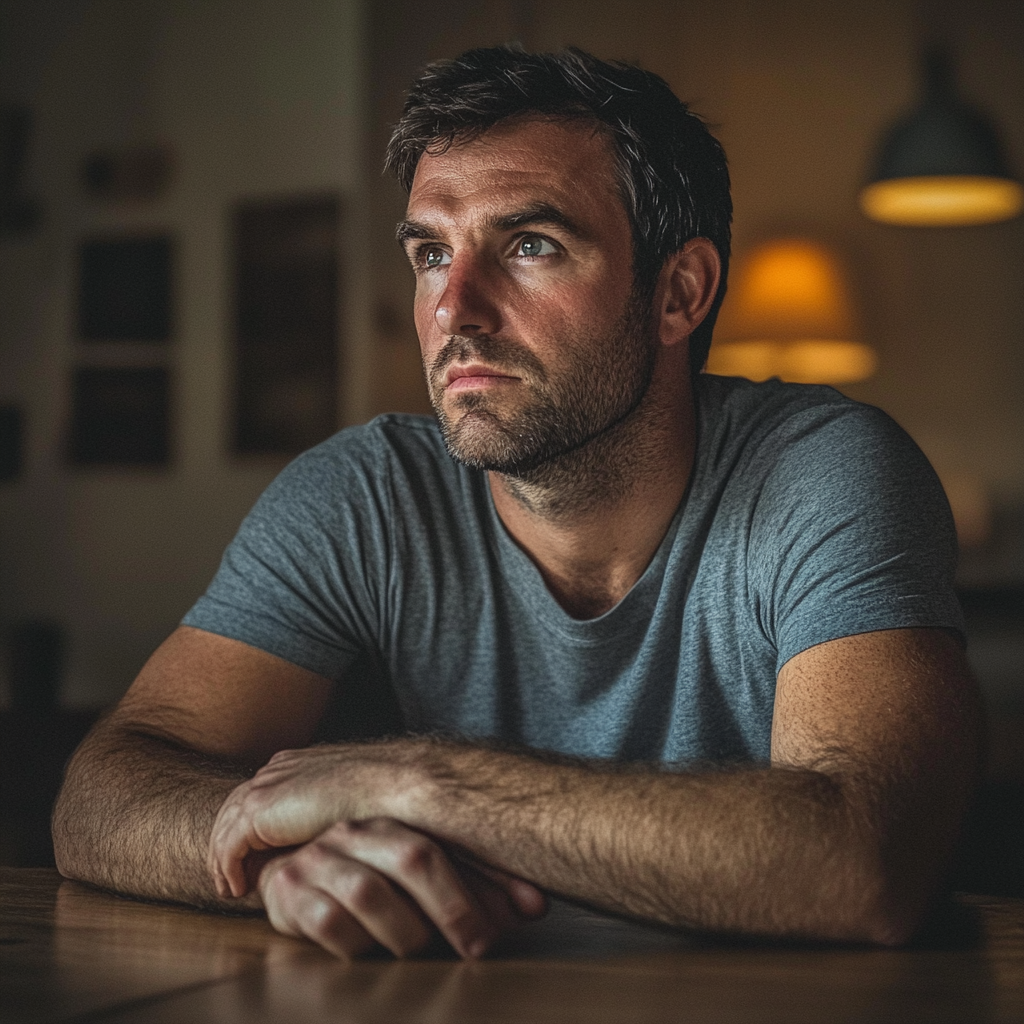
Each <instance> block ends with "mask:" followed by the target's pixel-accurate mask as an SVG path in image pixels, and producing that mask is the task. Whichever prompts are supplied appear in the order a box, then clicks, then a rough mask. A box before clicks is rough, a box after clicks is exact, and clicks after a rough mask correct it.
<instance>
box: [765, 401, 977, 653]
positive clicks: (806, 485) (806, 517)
mask: <svg viewBox="0 0 1024 1024" xmlns="http://www.w3.org/2000/svg"><path fill="white" fill-rule="evenodd" d="M820 416H821V414H820V413H818V412H815V411H814V410H808V411H805V412H804V413H803V414H801V415H800V416H798V417H797V418H796V419H795V420H794V422H793V423H791V425H790V427H789V429H788V430H787V431H786V434H787V436H785V437H780V438H776V439H775V440H776V442H777V445H778V447H777V448H776V450H775V451H774V452H767V453H763V455H764V456H765V458H766V460H767V464H768V465H770V466H771V469H770V470H769V471H768V473H767V476H766V478H765V481H764V485H763V488H762V490H761V493H760V496H759V499H758V501H757V504H756V507H755V510H754V513H753V521H752V529H751V550H750V565H751V568H752V571H751V574H750V586H751V588H752V590H753V593H752V595H751V596H752V599H753V600H754V603H755V605H756V607H757V610H758V615H759V617H760V621H761V624H762V628H763V629H764V630H765V632H766V634H767V635H768V636H769V637H770V639H771V640H772V642H773V643H774V645H775V648H776V650H777V651H778V660H777V664H776V670H778V669H779V668H781V667H782V665H784V664H785V663H786V662H787V661H789V659H790V658H792V657H793V656H794V655H796V654H799V653H800V652H801V651H804V650H807V649H808V648H809V647H813V646H814V645H815V644H819V643H824V642H825V641H828V640H835V639H838V638H839V637H844V636H853V635H855V634H858V633H866V632H871V631H874V630H883V629H898V628H905V627H913V626H919V627H938V628H945V629H953V630H957V631H959V632H960V633H961V634H962V633H963V619H962V614H961V611H960V606H959V603H958V601H957V598H956V594H955V592H954V589H953V577H954V572H955V569H956V558H957V546H956V532H955V528H954V525H953V518H952V515H951V513H950V510H949V504H948V502H947V501H946V496H945V493H944V492H943V489H942V485H941V484H940V483H939V480H938V477H937V476H936V475H935V472H934V470H933V469H932V467H931V466H930V465H929V463H928V461H927V459H926V458H925V457H924V455H923V454H922V452H921V451H920V449H919V448H918V447H917V446H916V445H915V444H914V442H913V441H912V440H911V439H910V438H909V437H908V436H907V434H906V433H905V432H904V431H903V430H902V429H901V428H900V427H899V426H897V424H896V423H895V422H893V421H892V420H891V419H890V418H889V417H888V416H886V415H885V414H884V413H882V412H880V411H879V410H877V409H873V408H870V407H867V406H847V407H845V408H842V409H840V410H839V411H835V412H833V413H832V414H831V416H829V417H828V418H827V419H826V421H825V422H824V423H822V422H820Z"/></svg>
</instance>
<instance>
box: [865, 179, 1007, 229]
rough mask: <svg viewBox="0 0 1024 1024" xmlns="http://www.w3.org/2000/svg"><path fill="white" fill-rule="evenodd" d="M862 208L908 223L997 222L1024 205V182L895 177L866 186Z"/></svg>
mask: <svg viewBox="0 0 1024 1024" xmlns="http://www.w3.org/2000/svg"><path fill="white" fill-rule="evenodd" d="M860 205H861V209H862V210H863V211H864V213H866V214H867V215H868V216H869V217H870V218H871V219H872V220H878V221H882V222H883V223H885V224H900V225H904V226H908V227H923V226H936V227H937V226H948V227H962V226H964V225H967V224H995V223H997V222H998V221H1002V220H1009V219H1010V218H1011V217H1016V216H1017V214H1018V213H1020V212H1021V210H1022V209H1024V188H1022V187H1021V185H1020V183H1019V182H1016V181H1014V180H1013V179H1012V178H993V177H988V176H985V175H980V174H973V175H969V174H960V175H952V174H950V175H938V174H935V175H921V176H919V177H916V178H890V179H888V180H887V181H876V182H873V183H872V184H870V185H867V186H865V188H864V189H863V190H862V191H861V194H860Z"/></svg>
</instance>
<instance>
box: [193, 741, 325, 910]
mask: <svg viewBox="0 0 1024 1024" xmlns="http://www.w3.org/2000/svg"><path fill="white" fill-rule="evenodd" d="M304 753H305V752H304V751H280V752H279V753H277V754H275V755H274V756H273V757H272V758H271V759H270V761H269V762H268V763H267V764H266V765H265V766H264V767H263V768H261V769H260V770H259V771H258V772H257V773H256V774H255V775H254V776H253V777H252V778H251V779H249V780H248V781H246V782H243V783H241V784H240V785H238V786H236V787H235V788H234V789H233V790H232V791H231V792H230V793H229V794H228V796H227V799H226V800H225V801H224V803H223V804H222V805H221V807H220V810H219V811H218V813H217V817H216V819H215V821H214V823H213V829H212V831H211V833H210V846H209V852H208V854H207V868H208V869H209V872H210V876H211V878H212V879H213V883H214V885H215V887H216V889H217V894H218V895H219V896H221V897H222V898H227V897H229V896H234V897H239V896H244V895H245V894H246V893H247V892H248V891H249V889H250V887H251V886H250V881H249V878H248V875H247V872H246V870H245V859H246V857H247V856H248V855H249V854H250V853H252V852H254V851H259V850H267V849H270V848H272V847H281V846H298V845H300V844H301V843H305V842H308V841H309V840H310V839H313V838H315V837H316V836H317V835H319V834H320V833H321V832H322V831H323V830H324V829H325V828H327V826H328V825H329V824H330V823H331V822H332V821H335V820H336V818H337V814H336V808H335V806H334V803H333V801H332V800H331V799H330V795H329V789H327V788H326V787H324V786H323V785H320V786H317V785H311V784H304V783H305V780H304V779H303V778H302V777H301V776H299V775H297V774H296V773H297V772H298V771H300V770H301V769H302V768H303V767H304V764H303V760H302V755H303V754H304Z"/></svg>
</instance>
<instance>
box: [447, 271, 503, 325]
mask: <svg viewBox="0 0 1024 1024" xmlns="http://www.w3.org/2000/svg"><path fill="white" fill-rule="evenodd" d="M497 289H498V285H497V282H496V281H494V280H493V274H489V273H488V271H487V268H485V267H484V266H483V265H482V263H481V261H479V260H476V259H472V258H468V257H466V258H459V257H458V256H457V257H456V258H455V260H453V261H452V263H451V264H450V265H449V268H448V277H447V281H446V282H445V289H444V292H443V293H442V294H441V298H440V299H439V300H438V303H437V306H436V307H435V308H434V319H435V320H436V321H437V326H438V327H440V328H441V331H442V333H444V334H448V335H455V334H460V335H463V336H464V337H472V336H473V335H476V334H497V333H498V331H499V330H500V329H501V313H500V311H499V309H498V305H497V302H496V301H495V299H496V295H497Z"/></svg>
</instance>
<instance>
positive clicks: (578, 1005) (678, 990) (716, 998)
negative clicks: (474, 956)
mask: <svg viewBox="0 0 1024 1024" xmlns="http://www.w3.org/2000/svg"><path fill="white" fill-rule="evenodd" d="M0 1021H3V1022H4V1024H36V1022H42V1021H62V1022H78V1024H85V1022H118V1024H129V1022H131V1024H140V1022H146V1024H154V1022H167V1024H171V1022H173V1024H205V1022H213V1021H216V1022H225V1024H234V1022H237V1024H271V1022H274V1024H276V1022H282V1024H284V1022H287V1024H312V1022H321V1021H331V1022H337V1024H354V1022H366V1024H376V1022H379V1024H402V1022H413V1021H418V1022H435V1024H440V1022H462V1021H476V1022H486V1024H503V1022H515V1024H522V1022H539V1024H540V1022H547V1021H550V1022H557V1024H574V1022H577V1021H578V1022H581V1024H583V1022H586V1024H605V1022H615V1024H620V1022H629V1024H646V1022H654V1021H658V1022H661V1021H700V1022H702V1024H705V1022H706V1024H715V1022H734V1021H735V1022H743V1024H757V1022H760V1021H780V1022H781V1021H786V1022H801V1021H807V1022H813V1024H838V1022H844V1021H877V1022H900V1024H904V1022H916V1021H928V1022H929V1024H937V1022H943V1021H970V1022H972V1024H973V1022H982V1021H1007V1022H1009V1021H1024V901H1021V900H1007V899H995V898H982V897H964V896H962V897H958V899H957V903H956V904H955V905H954V906H951V907H950V908H949V913H948V915H947V917H946V919H945V920H944V921H943V922H940V923H939V924H937V925H936V926H935V928H934V929H932V931H931V933H930V935H929V936H928V938H926V939H925V940H923V941H921V942H919V943H917V944H916V945H915V946H914V947H913V948H910V949H903V950H878V949H865V948H836V947H834V946H832V947H828V946H814V945H809V944H797V945H794V944H790V945H780V944H777V943H776V944H769V943H754V942H737V941H733V942H729V941H726V940H723V939H721V938H719V939H713V938H708V937H701V936H693V935H681V934H678V933H671V932H664V931H660V930H658V929H653V928H646V927H642V926H638V925H635V924H629V923H625V922H621V921H617V920H614V919H610V918H603V917H600V916H597V915H595V914H591V913H589V912H586V911H582V910H579V909H576V908H572V907H569V906H567V905H556V906H555V907H554V908H553V910H552V913H551V914H550V915H549V917H548V918H547V919H546V920H544V921H542V922H537V923H534V924H531V925H528V926H526V927H524V928H523V929H521V930H520V931H519V932H516V933H514V934H513V935H511V936H509V938H508V939H507V940H506V941H505V942H504V944H503V946H502V948H501V949H499V950H497V951H496V952H495V953H494V954H493V955H492V956H490V957H489V958H488V959H486V960H484V961H482V962H478V963H462V962H458V961H456V960H453V959H443V958H436V959H421V960H407V961H394V960H390V959H383V958H381V959H375V960H360V961H355V962H352V963H344V962H340V961H338V960H335V959H333V958H332V957H330V956H329V955H328V954H326V953H324V952H323V951H321V950H320V949H318V948H316V947H314V946H313V945H311V944H308V943H304V942H301V941H298V940H294V939H289V938H285V937H284V936H280V935H277V934H275V933H274V932H273V930H272V929H271V928H270V927H269V926H268V925H267V923H266V922H265V921H263V920H262V919H258V918H241V917H220V916H216V915H210V914H202V913H198V912H194V911H189V910H185V909H178V908H175V907H165V906H155V905H151V904H144V903H137V902H133V901H131V900H123V899H118V898H116V897H113V896H108V895H105V894H103V893H98V892H94V891H92V890H90V889H88V888H86V887H84V886H79V885H76V884H74V883H70V882H63V881H61V879H60V878H59V876H58V875H57V874H56V873H55V872H53V871H50V870H46V869H15V868H7V869H0Z"/></svg>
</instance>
